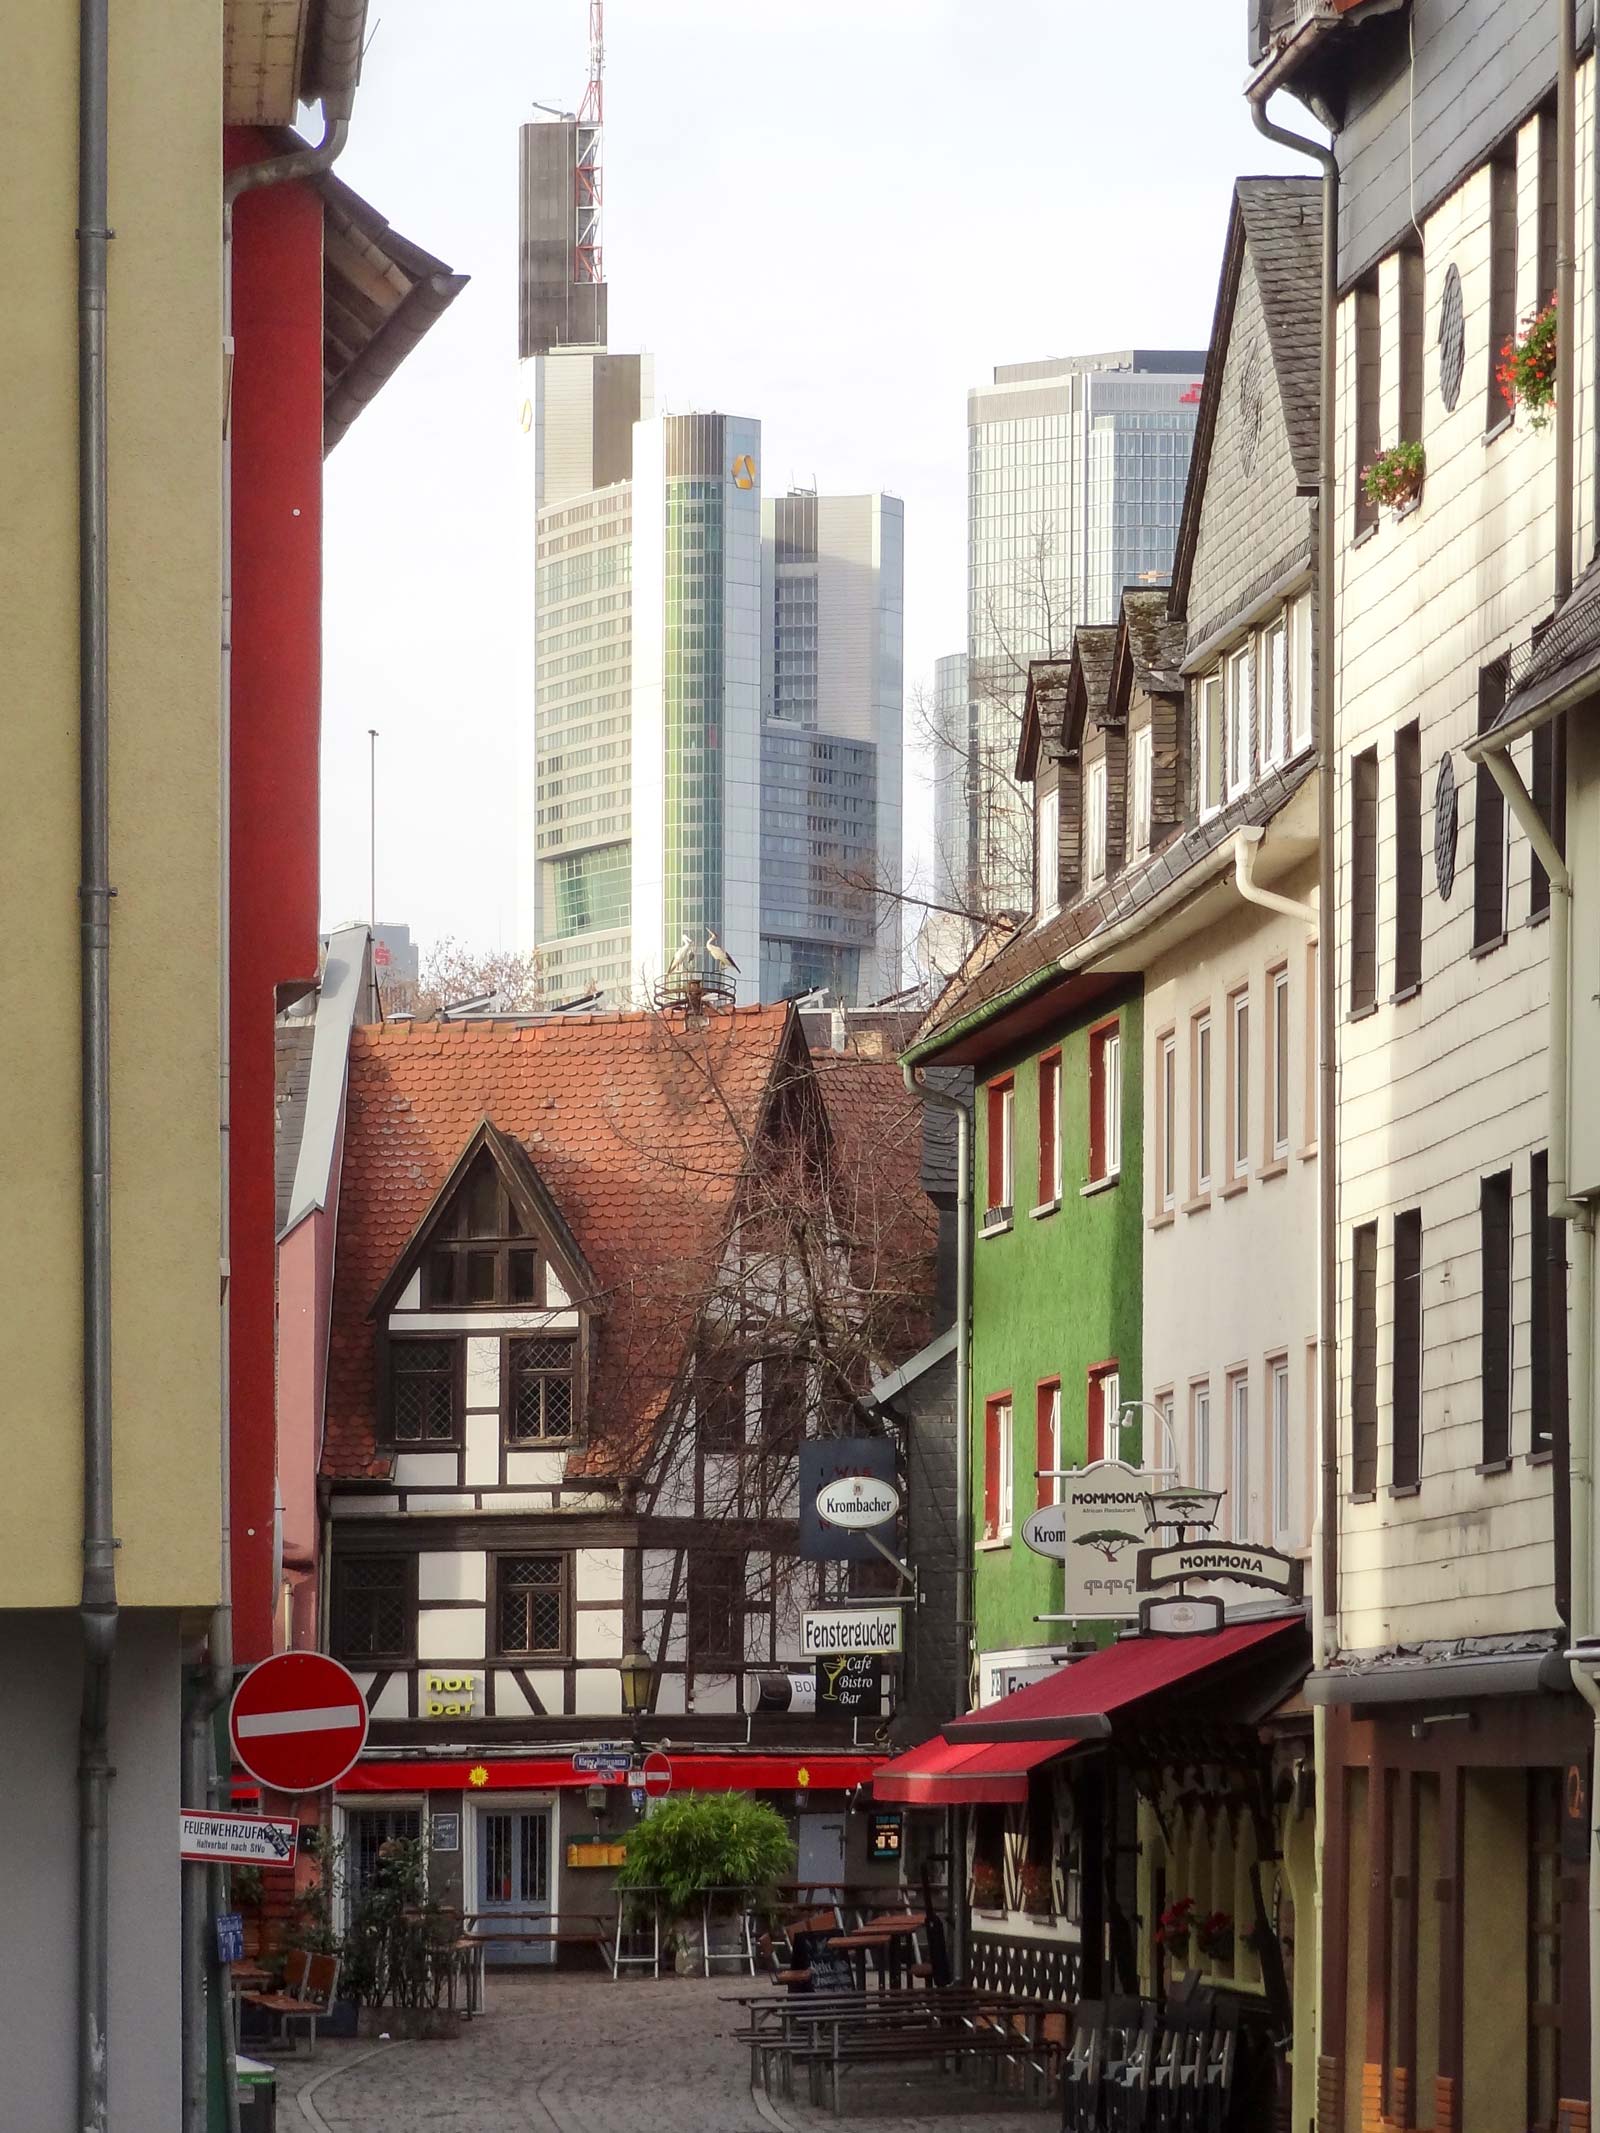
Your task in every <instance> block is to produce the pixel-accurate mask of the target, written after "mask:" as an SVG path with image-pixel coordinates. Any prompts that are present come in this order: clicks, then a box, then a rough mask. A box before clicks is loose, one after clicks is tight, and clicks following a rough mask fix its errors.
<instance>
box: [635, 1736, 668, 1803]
mask: <svg viewBox="0 0 1600 2133" xmlns="http://www.w3.org/2000/svg"><path fill="white" fill-rule="evenodd" d="M640 1767H641V1769H642V1771H643V1774H644V1789H645V1792H646V1793H647V1794H648V1795H649V1797H650V1798H651V1799H652V1800H660V1799H664V1798H665V1797H666V1795H667V1794H668V1793H669V1792H670V1791H671V1790H672V1758H671V1756H669V1755H663V1754H662V1752H661V1750H660V1749H659V1748H652V1749H651V1751H650V1753H649V1754H648V1755H647V1756H646V1757H645V1759H644V1762H643V1763H642V1765H641V1766H640Z"/></svg>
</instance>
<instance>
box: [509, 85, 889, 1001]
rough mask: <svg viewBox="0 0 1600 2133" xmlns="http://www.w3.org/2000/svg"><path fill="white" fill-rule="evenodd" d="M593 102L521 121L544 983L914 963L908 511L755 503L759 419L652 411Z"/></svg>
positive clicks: (859, 993)
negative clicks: (607, 265) (902, 903)
mask: <svg viewBox="0 0 1600 2133" xmlns="http://www.w3.org/2000/svg"><path fill="white" fill-rule="evenodd" d="M599 112H600V100H599V88H598V63H597V62H596V66H595V68H594V69H593V70H592V78H591V83H590V93H589V95H588V96H587V97H586V98H585V101H584V105H583V108H582V109H581V110H580V111H579V112H578V114H577V115H576V117H565V118H555V119H552V120H551V121H549V122H547V123H546V122H539V123H535V124H531V125H527V126H524V127H523V129H522V153H521V219H522V250H521V289H520V305H519V321H520V323H519V353H520V373H521V384H522V411H521V422H520V430H521V479H522V488H523V500H524V509H523V512H522V524H523V528H524V540H525V547H524V554H523V557H522V570H521V578H522V582H523V586H524V588H525V593H526V597H527V601H528V609H527V612H526V613H525V615H524V618H523V627H522V631H521V642H522V647H523V654H524V659H525V664H526V667H527V669H528V671H527V673H526V677H525V685H524V688H523V691H522V698H521V701H522V703H523V704H524V705H525V706H529V707H531V715H530V716H525V717H524V719H523V721H522V722H521V724H520V725H519V731H518V765H517V781H518V783H517V909H518V919H517V927H518V933H519V936H520V938H521V939H522V940H523V941H524V942H525V943H526V944H528V945H531V946H536V947H537V948H538V950H539V952H540V954H541V956H542V958H543V964H544V978H545V988H546V993H547V996H548V997H549V998H550V999H551V1000H552V1001H559V1000H570V999H573V998H575V997H578V996H579V995H582V994H584V993H588V992H591V991H603V992H604V993H605V995H606V1000H607V1003H608V1004H610V1005H623V1004H627V1003H629V1002H631V1001H634V1000H637V999H639V998H648V997H649V996H650V994H651V992H652V990H653V988H654V987H655V986H656V985H657V984H659V982H660V979H661V977H662V974H663V972H664V970H665V967H666V965H667V963H668V962H670V961H671V960H672V959H673V958H674V957H675V956H678V955H679V952H680V949H681V947H682V944H683V942H684V941H685V939H687V940H688V943H689V948H688V950H687V951H686V952H685V958H684V961H685V963H686V964H687V967H688V968H689V969H691V970H698V971H699V972H700V973H701V974H702V975H704V976H707V977H710V976H713V975H726V974H727V973H726V971H725V970H724V969H723V967H722V966H720V965H718V964H717V963H716V961H715V958H714V957H713V956H711V955H710V954H709V953H708V943H707V937H708V935H713V934H714V935H715V936H716V938H717V940H718V942H719V943H720V945H721V946H722V948H723V949H724V950H726V952H727V953H729V954H730V955H731V956H732V958H733V960H734V961H735V962H736V963H737V964H738V965H739V966H740V969H739V975H738V980H737V987H736V990H737V996H738V998H739V999H740V1000H741V1001H753V1000H755V999H756V998H757V997H758V995H759V997H761V998H764V999H772V998H776V997H779V996H780V995H782V994H784V993H789V992H793V991H795V990H796V989H799V988H810V987H812V986H815V985H819V984H824V985H828V986H829V987H831V988H833V989H835V990H837V991H838V992H839V993H841V994H842V995H843V996H844V997H845V998H846V999H847V1000H850V1001H855V1000H858V999H863V998H870V997H872V996H873V994H874V993H876V992H879V991H885V990H890V989H892V988H893V987H894V986H895V985H896V984H897V983H898V982H899V961H900V958H899V905H898V902H897V900H896V898H897V893H898V890H899V886H900V803H901V754H902V738H901V730H900V729H901V658H902V653H901V598H902V576H903V538H902V507H901V505H900V504H899V503H898V502H897V501H896V500H895V499H893V498H888V497H870V496H868V497H822V498H819V497H816V496H805V497H797V498H785V499H780V500H778V501H777V503H776V504H775V505H774V506H772V507H771V508H770V509H769V511H768V513H767V514H766V516H765V519H764V517H763V511H762V502H761V484H760V454H761V433H760V425H759V424H758V423H757V422H754V421H752V420H749V419H747V418H742V417H736V416H731V415H718V414H696V415H663V416H657V415H656V414H655V410H654V404H653V402H654V381H653V375H652V365H651V361H650V358H649V357H648V356H640V355H618V354H613V353H612V352H611V351H610V350H609V349H608V348H607V346H606V344H605V336H606V332H607V297H606V285H605V281H604V278H603V272H602V267H601V253H600V243H599V221H598V200H599V172H598V164H599ZM780 550H781V556H780ZM880 884H886V885H887V886H888V887H889V888H890V889H892V890H893V891H894V892H896V895H893V896H889V897H883V896H879V895H876V894H875V893H874V889H875V887H876V886H877V885H880ZM681 967H683V966H682V965H680V968H681Z"/></svg>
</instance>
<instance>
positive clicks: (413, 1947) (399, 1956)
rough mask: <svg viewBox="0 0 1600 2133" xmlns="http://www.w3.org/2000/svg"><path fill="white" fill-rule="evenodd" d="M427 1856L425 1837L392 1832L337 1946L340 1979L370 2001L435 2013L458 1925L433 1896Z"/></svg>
mask: <svg viewBox="0 0 1600 2133" xmlns="http://www.w3.org/2000/svg"><path fill="white" fill-rule="evenodd" d="M426 1861H427V1854H426V1852H425V1850H424V1847H423V1844H422V1840H421V1839H420V1838H418V1837H395V1838H392V1839H391V1840H390V1841H389V1842H388V1843H387V1844H384V1845H381V1846H380V1847H379V1850H378V1857H377V1860H376V1862H375V1864H374V1867H373V1871H372V1877H371V1879H370V1880H369V1881H368V1882H367V1884H366V1885H365V1887H364V1888H363V1889H362V1890H361V1892H360V1895H359V1897H358V1899H357V1902H356V1906H355V1910H354V1912H353V1914H352V1916H351V1919H350V1928H349V1931H348V1932H347V1933H346V1934H345V1936H344V1940H343V1942H342V1944H341V1947H340V1955H341V1958H342V1960H341V1969H340V1985H341V1988H342V1989H343V1990H344V1991H345V1992H346V1993H348V1994H349V1996H350V1997H351V1998H352V1999H355V2000H359V2001H361V2002H362V2003H363V2005H364V2006H366V2007H382V2008H388V2009H395V2008H398V2009H403V2010H411V2011H415V2010H419V2009H422V2010H428V2011H430V2012H431V2011H432V2010H435V2009H437V2008H438V2006H439V2002H440V2000H441V1999H442V1998H443V1996H444V1990H445V1984H446V1979H447V1976H448V1971H449V1964H450V1961H451V1949H452V1946H453V1944H454V1941H455V1938H456V1934H457V1932H458V1930H459V1928H458V1926H457V1924H456V1921H455V1919H454V1918H453V1917H452V1916H451V1914H450V1913H449V1912H447V1911H446V1910H445V1909H444V1907H443V1905H442V1904H438V1903H433V1902H430V1900H429V1897H428V1885H427V1864H426ZM380 2026H381V2025H380ZM402 2026H405V2025H402ZM423 2028H424V2033H426V2034H437V2031H436V2030H434V2029H433V2028H431V2027H430V2026H429V2025H423ZM412 2033H413V2032H412V2031H411V2030H410V2029H409V2028H408V2029H407V2034H412Z"/></svg>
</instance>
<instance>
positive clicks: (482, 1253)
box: [422, 1155, 544, 1311]
mask: <svg viewBox="0 0 1600 2133" xmlns="http://www.w3.org/2000/svg"><path fill="white" fill-rule="evenodd" d="M422 1291H423V1295H422V1300H423V1308H424V1309H425V1310H429V1311H451V1310H461V1309H463V1308H469V1307H477V1306H491V1305H498V1306H499V1307H500V1308H501V1309H506V1308H508V1307H510V1308H518V1307H522V1308H528V1309H537V1308H539V1307H540V1306H541V1305H542V1304H543V1302H544V1272H543V1264H542V1260H541V1256H540V1253H539V1249H538V1247H537V1245H535V1244H533V1243H531V1242H529V1241H528V1239H527V1237H526V1234H525V1232H524V1230H523V1227H522V1221H521V1218H520V1216H519V1215H518V1213H517V1210H516V1208H515V1207H514V1206H513V1205H512V1202H511V1195H510V1194H509V1193H508V1192H507V1190H506V1188H505V1184H504V1182H503V1180H502V1179H501V1176H500V1173H499V1171H498V1170H497V1169H496V1167H495V1165H494V1163H493V1161H492V1160H491V1159H490V1157H489V1156H487V1155H483V1156H480V1157H479V1159H478V1161H477V1162H476V1163H475V1164H474V1165H473V1167H472V1170H471V1172H470V1173H469V1174H468V1177H467V1179H466V1182H465V1184H464V1186H463V1189H462V1190H461V1191H460V1192H458V1193H457V1194H456V1197H455V1201H454V1203H453V1205H452V1206H451V1207H449V1208H448V1209H447V1210H446V1212H445V1215H444V1219H443V1221H442V1222H441V1223H440V1225H439V1227H438V1228H437V1229H436V1230H435V1231H434V1233H433V1237H432V1239H431V1241H430V1243H429V1247H428V1256H427V1259H426V1261H425V1262H424V1267H423V1282H422Z"/></svg>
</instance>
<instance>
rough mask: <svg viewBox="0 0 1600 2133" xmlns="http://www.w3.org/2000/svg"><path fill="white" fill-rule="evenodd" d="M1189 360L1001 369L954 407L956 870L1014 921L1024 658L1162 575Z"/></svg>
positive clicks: (1088, 361)
mask: <svg viewBox="0 0 1600 2133" xmlns="http://www.w3.org/2000/svg"><path fill="white" fill-rule="evenodd" d="M1204 370H1205V351H1204V350H1203V349H1198V350H1197V349H1147V348H1133V349H1123V350H1120V351H1117V352H1114V353H1112V354H1109V355H1093V356H1063V357H1058V358H1052V359H1050V360H1048V361H1045V362H1040V363H1008V364H1002V365H1001V366H1000V367H999V368H997V369H996V371H995V374H994V381H993V383H992V384H990V385H981V386H978V387H975V388H974V389H973V391H971V392H970V393H969V394H968V396H967V659H968V675H967V681H968V687H969V689H970V692H971V700H972V703H973V706H974V712H973V729H974V730H973V743H972V746H973V752H974V758H975V760H974V762H973V766H972V767H973V772H974V775H973V777H972V780H971V785H972V796H971V820H970V824H969V830H968V835H967V848H966V871H967V884H968V887H967V893H968V896H969V899H970V900H971V901H972V902H973V903H974V904H976V905H978V906H979V907H980V908H984V909H988V910H995V909H1005V908H1017V909H1022V910H1026V909H1027V908H1028V906H1029V904H1030V902H1031V897H1032V877H1033V870H1032V822H1031V815H1030V810H1029V808H1028V805H1027V802H1026V800H1025V798H1024V796H1023V794H1022V793H1021V791H1020V789H1019V788H1018V786H1017V784H1016V782H1015V780H1014V778H1013V775H1012V772H1013V767H1014V764H1015V760H1016V752H1017V741H1018V737H1019V734H1020V730H1021V720H1022V703H1023V695H1024V692H1025V689H1026V686H1027V669H1028V661H1029V660H1030V659H1035V658H1039V657H1041V656H1043V655H1044V654H1046V653H1050V652H1064V651H1065V650H1067V648H1068V647H1069V646H1070V645H1071V642H1072V632H1073V630H1074V629H1075V628H1076V627H1077V625H1078V624H1079V623H1095V622H1110V621H1112V620H1114V619H1115V614H1116V604H1117V601H1118V599H1119V597H1120V595H1121V592H1122V588H1123V587H1124V586H1125V585H1140V584H1145V585H1149V584H1157V583H1160V582H1161V581H1162V580H1163V579H1164V578H1165V577H1166V576H1167V575H1168V573H1169V572H1170V570H1171V567H1172V551H1173V545H1174V543H1175V541H1176V539H1177V531H1178V515H1179V512H1180V511H1181V509H1182V506H1183V490H1184V482H1185V479H1186V477H1187V475H1188V471H1189V451H1190V447H1191V445H1192V443H1193V440H1194V425H1195V418H1196V415H1197V413H1198V411H1199V404H1200V384H1201V379H1202V376H1203V374H1204Z"/></svg>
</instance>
